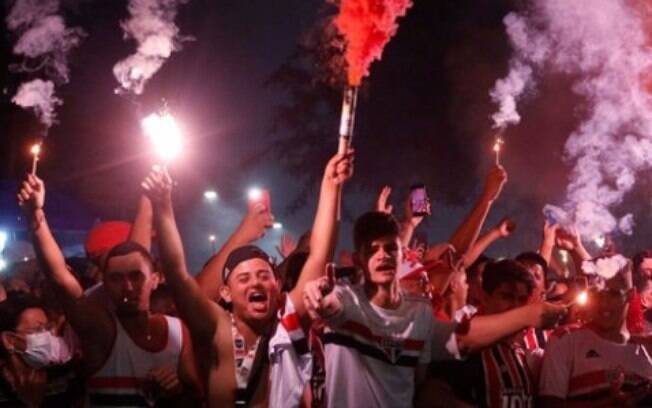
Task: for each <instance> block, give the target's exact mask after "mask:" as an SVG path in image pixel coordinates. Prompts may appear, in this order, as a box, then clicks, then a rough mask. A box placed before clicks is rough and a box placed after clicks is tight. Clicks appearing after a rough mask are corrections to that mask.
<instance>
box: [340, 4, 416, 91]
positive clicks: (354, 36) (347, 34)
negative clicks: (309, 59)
mask: <svg viewBox="0 0 652 408" xmlns="http://www.w3.org/2000/svg"><path fill="white" fill-rule="evenodd" d="M339 5H340V13H339V15H338V16H337V17H336V18H335V20H334V23H335V26H337V28H338V30H339V31H340V33H342V35H343V36H344V38H345V40H346V51H345V55H344V58H345V59H346V62H347V64H348V80H349V84H350V85H352V86H358V85H360V82H361V81H362V78H363V77H365V76H367V75H369V66H370V65H371V63H372V62H373V61H374V60H379V59H380V58H381V56H382V54H383V48H385V45H387V43H388V42H389V40H390V39H391V38H392V37H393V36H394V34H396V31H397V30H398V24H397V23H396V20H397V19H398V18H399V17H401V16H404V15H405V13H406V12H407V9H408V8H410V7H411V6H412V1H411V0H340V1H339Z"/></svg>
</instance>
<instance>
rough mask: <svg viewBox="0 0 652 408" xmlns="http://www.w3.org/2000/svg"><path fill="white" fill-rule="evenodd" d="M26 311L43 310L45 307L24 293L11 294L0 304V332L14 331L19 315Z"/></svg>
mask: <svg viewBox="0 0 652 408" xmlns="http://www.w3.org/2000/svg"><path fill="white" fill-rule="evenodd" d="M27 309H43V311H45V310H46V309H45V306H44V305H43V303H41V302H40V301H39V300H38V299H36V298H35V297H34V296H32V295H30V294H28V293H24V292H11V293H8V294H7V299H6V300H5V301H4V302H2V303H0V331H5V330H7V331H14V330H16V326H18V320H19V319H20V315H21V314H22V313H23V312H24V311H25V310H27Z"/></svg>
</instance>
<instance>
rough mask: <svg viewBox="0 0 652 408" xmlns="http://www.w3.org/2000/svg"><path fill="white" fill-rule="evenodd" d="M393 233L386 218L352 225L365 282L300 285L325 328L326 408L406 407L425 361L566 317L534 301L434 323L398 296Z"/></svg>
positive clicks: (425, 305)
mask: <svg viewBox="0 0 652 408" xmlns="http://www.w3.org/2000/svg"><path fill="white" fill-rule="evenodd" d="M399 235H400V234H399V227H398V224H397V222H396V220H395V219H394V217H392V216H391V215H389V214H383V213H380V212H370V213H367V214H364V215H362V216H361V217H360V218H358V220H357V221H356V223H355V227H354V245H355V249H356V255H355V259H356V262H357V265H358V267H359V268H361V269H362V270H363V271H364V277H365V281H364V283H363V284H360V285H350V284H346V283H339V282H338V283H337V284H333V282H332V281H330V280H329V279H327V278H321V279H318V280H316V281H313V282H311V283H309V284H308V285H306V288H305V294H304V300H305V303H306V307H307V309H308V312H309V313H310V314H311V316H312V317H313V318H320V319H323V320H325V321H326V324H327V327H326V330H325V334H324V338H323V340H324V343H325V345H326V346H325V354H326V357H325V361H326V393H327V395H326V399H327V406H328V407H392V408H400V407H412V406H413V405H414V402H415V399H414V396H415V389H416V388H417V387H418V386H419V385H420V384H421V383H422V382H423V380H424V379H425V378H426V374H427V368H428V364H429V363H430V362H431V361H432V360H442V359H450V358H453V357H455V356H458V355H459V354H460V352H461V353H464V352H467V351H472V350H476V349H479V348H482V347H486V346H487V345H489V344H492V343H493V342H495V341H497V340H498V339H501V338H502V337H504V336H506V335H509V334H511V333H515V332H517V331H519V330H522V329H524V328H526V327H529V326H539V325H542V324H543V323H551V322H555V321H557V320H558V318H559V317H560V316H561V315H563V314H564V313H565V308H563V307H559V306H555V305H551V304H546V303H543V302H539V303H532V304H529V305H527V306H524V307H521V308H517V309H514V310H511V311H508V312H505V313H501V314H499V315H495V316H478V317H474V318H472V319H471V320H470V321H466V322H465V323H462V324H460V325H457V324H456V323H447V322H441V321H436V320H434V318H433V315H432V307H431V304H430V302H429V301H427V300H426V299H425V298H423V297H415V296H410V295H406V294H404V293H402V292H401V291H400V290H399V284H398V277H397V266H398V264H399V260H400V259H402V253H401V242H400V238H399ZM451 272H452V271H451ZM436 397H437V396H433V398H436ZM424 398H426V399H427V397H424ZM433 402H434V401H433V400H430V401H426V404H428V403H430V404H432V403H433Z"/></svg>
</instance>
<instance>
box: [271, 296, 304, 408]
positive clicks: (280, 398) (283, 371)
mask: <svg viewBox="0 0 652 408" xmlns="http://www.w3.org/2000/svg"><path fill="white" fill-rule="evenodd" d="M283 298H284V300H283V302H282V305H281V307H280V308H279V311H278V321H279V324H277V325H276V327H275V329H274V333H273V334H272V336H271V338H270V340H269V351H268V352H269V359H270V364H271V370H270V377H271V378H270V383H271V384H270V388H269V389H270V392H269V406H270V407H284V408H285V407H287V408H291V407H298V406H299V405H300V404H301V400H302V397H303V393H304V390H305V388H306V387H307V385H308V384H309V381H310V377H311V375H312V370H313V368H312V360H313V359H312V353H310V349H309V347H308V336H307V335H306V333H305V331H304V330H303V328H302V327H301V322H300V318H299V315H298V314H297V312H296V309H295V308H294V304H293V303H292V299H291V298H290V296H288V295H287V294H284V296H283Z"/></svg>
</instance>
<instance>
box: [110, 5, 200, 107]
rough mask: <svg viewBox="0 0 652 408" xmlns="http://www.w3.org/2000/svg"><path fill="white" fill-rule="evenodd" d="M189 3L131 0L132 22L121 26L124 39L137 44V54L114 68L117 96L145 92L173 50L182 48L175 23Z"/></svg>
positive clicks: (129, 20)
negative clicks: (151, 79) (177, 16)
mask: <svg viewBox="0 0 652 408" xmlns="http://www.w3.org/2000/svg"><path fill="white" fill-rule="evenodd" d="M188 1H189V0H129V6H128V8H129V19H128V20H126V21H123V22H122V23H121V24H120V25H121V26H122V30H123V31H124V36H125V38H133V39H134V40H136V42H137V43H138V48H137V50H136V52H135V53H134V54H132V55H130V56H129V57H127V58H125V59H124V60H122V61H120V62H118V63H117V64H116V65H115V66H114V67H113V75H115V77H116V79H117V80H118V82H120V87H119V88H117V89H116V93H123V92H132V93H134V94H136V95H140V94H141V93H143V90H144V88H145V84H146V83H147V81H148V80H149V79H150V78H151V77H152V76H154V74H155V73H156V72H157V71H158V70H159V69H160V68H161V67H162V66H163V63H164V62H165V61H166V60H167V59H168V58H169V57H170V55H172V52H173V51H178V50H180V49H181V42H182V41H184V40H188V39H189V37H185V38H184V37H181V36H180V35H179V28H178V27H177V26H176V24H174V19H175V17H176V15H177V9H178V7H179V6H180V5H182V4H184V3H187V2H188Z"/></svg>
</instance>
